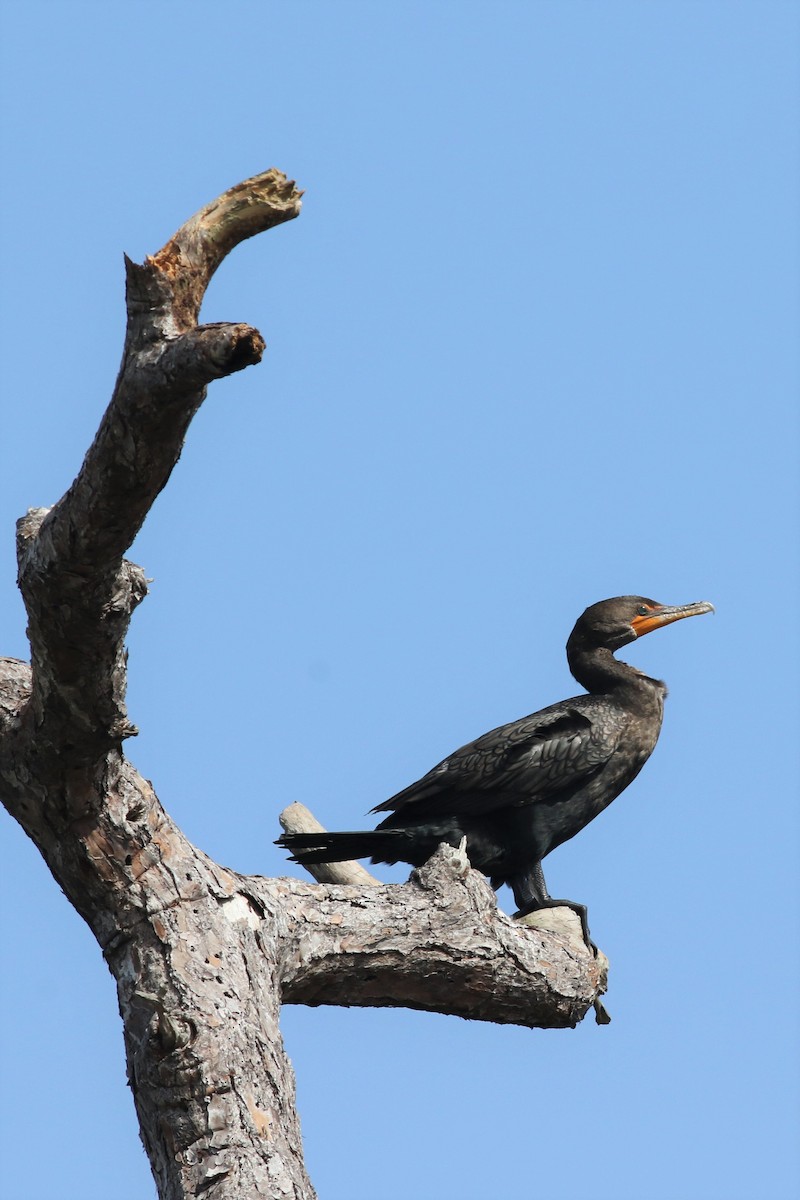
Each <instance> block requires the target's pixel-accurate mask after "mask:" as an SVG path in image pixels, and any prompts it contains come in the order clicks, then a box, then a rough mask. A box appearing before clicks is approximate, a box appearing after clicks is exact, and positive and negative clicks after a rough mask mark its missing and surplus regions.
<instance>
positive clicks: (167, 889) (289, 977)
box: [0, 170, 604, 1200]
mask: <svg viewBox="0 0 800 1200" xmlns="http://www.w3.org/2000/svg"><path fill="white" fill-rule="evenodd" d="M300 196H301V193H300V192H299V191H298V190H297V189H296V187H295V185H294V183H293V182H291V181H289V180H287V179H286V177H285V176H284V175H282V174H281V173H280V172H278V171H275V170H270V171H266V172H265V173H264V174H262V175H258V176H256V177H254V178H253V179H249V180H247V181H245V182H244V183H241V184H239V185H238V186H236V187H233V188H231V189H230V190H229V191H227V192H225V193H224V194H223V195H222V196H220V197H219V199H217V200H215V201H214V202H213V203H212V204H209V205H208V206H207V207H206V208H204V209H202V210H201V211H200V212H199V213H197V214H196V215H195V216H194V217H192V218H191V219H190V220H189V221H187V223H186V224H185V225H184V226H183V227H182V228H181V229H180V230H179V231H178V232H177V233H176V234H175V236H174V237H173V238H172V239H171V240H170V241H169V242H168V243H167V244H166V245H165V246H164V248H163V249H162V250H159V252H158V253H157V254H155V255H154V256H153V257H152V258H148V259H147V260H146V261H145V263H144V264H143V265H141V266H139V265H136V264H134V263H132V262H127V309H128V327H127V336H126V341H125V348H124V354H123V359H122V366H121V368H120V373H119V377H118V379H117V383H116V387H115V389H114V393H113V396H112V399H111V403H110V404H109V407H108V410H107V411H106V413H105V416H104V417H103V420H102V423H101V425H100V428H99V430H98V433H97V436H96V437H95V440H94V442H93V444H92V446H91V447H90V449H89V451H88V453H87V455H86V458H85V460H84V462H83V465H82V467H81V469H80V472H79V473H78V476H77V478H76V479H75V481H74V483H73V484H72V486H71V487H70V489H69V491H68V492H67V493H66V494H65V495H64V496H63V497H62V499H61V500H60V501H59V502H58V503H57V504H55V505H54V506H53V507H52V508H51V509H49V510H48V509H33V510H31V511H29V512H28V514H27V515H26V516H25V517H23V518H22V519H21V520H20V522H19V526H18V558H19V585H20V588H21V591H22V595H23V598H24V601H25V605H26V608H27V613H28V622H29V625H28V633H29V638H30V649H31V662H30V665H29V664H28V663H25V662H20V661H18V660H16V659H0V789H1V792H2V800H3V803H4V804H5V806H6V807H7V809H8V811H9V812H10V813H11V814H12V815H13V816H14V817H15V818H16V820H17V821H18V822H19V823H20V825H22V827H23V828H24V830H25V831H26V833H27V834H28V836H29V837H30V838H32V839H33V841H34V842H35V844H36V845H37V846H38V848H39V850H40V852H41V854H42V855H43V857H44V859H45V861H46V862H47V865H48V866H49V868H50V870H51V871H52V873H53V875H54V877H55V879H56V880H57V881H58V883H59V885H60V886H61V888H62V889H63V891H64V892H65V894H66V895H67V897H68V898H69V900H70V901H71V903H72V904H73V905H74V906H75V908H76V909H77V910H78V912H79V913H80V914H81V915H82V916H83V918H84V919H85V920H86V922H87V923H88V925H89V926H90V928H91V929H92V932H93V933H94V935H95V937H96V938H97V941H98V942H99V944H100V947H101V949H102V952H103V956H104V958H105V960H106V962H107V964H108V966H109V969H110V970H111V972H112V974H113V976H114V978H115V980H116V984H117V993H118V998H119V1009H120V1013H121V1016H122V1020H123V1026H124V1038H125V1049H126V1054H127V1065H128V1076H129V1079H130V1084H131V1087H132V1090H133V1095H134V1099H135V1103H136V1110H137V1113H138V1116H139V1121H140V1125H141V1134H142V1140H143V1142H144V1145H145V1149H146V1151H147V1154H148V1155H149V1158H150V1162H151V1164H152V1169H153V1173H154V1175H155V1178H156V1182H157V1186H158V1190H159V1195H160V1197H161V1198H162V1200H179V1198H181V1200H182V1198H185V1197H196V1196H200V1195H203V1196H205V1197H208V1200H228V1198H230V1200H234V1198H235V1200H242V1197H255V1196H269V1197H281V1198H282V1200H285V1198H286V1197H298V1198H300V1197H303V1198H308V1197H312V1196H313V1195H314V1192H313V1188H312V1186H311V1183H310V1182H309V1180H308V1177H307V1175H306V1171H305V1167H304V1163H303V1154H302V1145H301V1140H300V1129H299V1123H298V1118H297V1114H296V1110H295V1103H294V1081H293V1076H292V1070H291V1066H290V1064H289V1061H288V1059H287V1058H286V1055H285V1053H284V1049H283V1044H282V1041H281V1036H280V1032H279V1024H278V1022H279V1015H280V1006H281V1003H288V1004H309V1005H318V1004H345V1005H369V1006H379V1005H400V1006H406V1007H409V1008H415V1009H425V1010H429V1011H436V1012H442V1013H453V1014H457V1015H458V1016H461V1017H471V1018H474V1019H477V1020H483V1021H496V1022H512V1023H515V1024H519V1025H524V1026H530V1027H533V1026H540V1027H549V1028H563V1027H567V1026H573V1025H575V1023H576V1022H578V1021H579V1020H581V1018H582V1017H583V1016H584V1014H585V1013H586V1012H587V1010H588V1009H589V1008H591V1007H592V1005H593V1004H597V997H598V994H599V993H600V991H601V990H602V989H603V986H604V978H603V974H604V971H603V964H602V960H597V959H594V958H592V957H591V955H590V954H589V953H588V952H587V951H586V950H585V948H584V947H583V945H582V944H581V943H580V942H579V941H578V942H575V941H572V940H569V939H568V938H565V937H564V936H563V935H560V934H558V933H553V932H548V931H547V930H546V929H542V928H525V927H522V926H520V925H519V924H517V923H515V922H514V921H512V920H511V919H510V918H508V917H506V916H505V915H504V914H502V913H500V912H498V910H497V907H496V903H495V898H494V894H493V892H492V891H491V889H490V888H489V886H488V885H487V883H486V882H485V880H484V879H483V877H482V876H480V875H478V874H477V873H476V872H474V871H472V870H471V869H470V868H469V864H468V863H467V861H466V859H465V857H464V854H463V852H460V851H458V850H453V849H451V848H448V847H441V848H440V850H439V851H438V853H437V854H436V855H435V856H434V858H433V859H431V861H430V862H429V863H428V864H427V865H426V866H425V867H423V868H422V869H421V870H418V871H414V872H413V874H412V876H411V879H410V880H409V882H408V883H407V884H404V885H402V886H399V885H393V886H376V883H377V881H375V880H374V879H372V877H371V876H369V875H368V874H367V873H366V872H365V871H363V869H361V868H353V869H351V867H352V865H351V867H348V865H346V864H345V865H342V866H339V867H334V868H328V871H329V872H330V873H329V874H328V875H327V880H328V882H317V883H312V882H307V881H303V880H297V879H290V878H281V879H267V878H262V877H258V876H244V875H238V874H236V873H235V872H234V871H231V870H228V869H226V868H223V867H220V866H218V865H217V864H216V863H214V862H212V861H211V860H210V859H209V858H208V857H207V856H206V855H205V854H203V852H202V851H201V850H198V849H197V848H196V847H195V846H193V845H191V844H190V843H189V842H188V841H187V839H186V837H185V836H184V835H183V834H182V832H181V830H180V829H178V828H177V826H176V825H175V824H174V822H173V821H171V820H170V818H169V816H168V815H167V813H166V812H165V811H164V809H163V808H162V807H161V805H160V803H159V801H158V799H157V797H156V795H155V793H154V792H153V789H152V787H151V785H150V784H149V783H148V782H147V780H145V779H143V778H142V776H141V775H139V774H138V773H137V771H136V769H135V767H134V766H133V764H132V763H131V762H130V761H129V760H128V758H127V757H126V755H125V753H124V752H123V743H124V742H125V740H126V739H127V738H129V737H130V736H131V735H133V734H134V733H135V732H136V730H135V728H134V726H133V725H132V724H131V723H130V721H129V720H128V715H127V711H126V707H125V687H126V655H125V647H124V639H125V635H126V630H127V627H128V622H129V620H130V617H131V614H132V612H133V610H134V609H135V608H136V606H137V605H138V604H139V603H140V602H141V601H142V600H143V599H144V597H145V595H146V593H147V586H146V581H145V576H144V573H143V571H142V570H141V568H139V567H138V566H135V565H134V564H133V563H131V562H128V561H126V560H125V559H124V557H123V555H124V554H125V552H126V550H127V549H128V547H129V546H130V545H131V542H132V541H133V538H134V536H135V535H136V533H137V531H138V529H139V528H140V526H141V524H142V522H143V521H144V519H145V516H146V515H147V512H148V510H149V508H150V506H151V505H152V504H153V501H154V500H155V498H156V496H157V495H158V493H159V492H160V491H161V489H162V488H163V487H164V485H165V484H166V482H167V480H168V479H169V476H170V473H171V471H172V468H173V467H174V466H175V463H176V462H177V460H178V457H179V455H180V452H181V447H182V443H183V439H184V436H185V434H186V430H187V428H188V426H189V422H190V421H191V419H192V417H193V416H194V414H195V413H196V412H197V410H198V408H199V406H200V404H201V403H202V401H203V399H204V398H205V395H206V388H207V386H208V384H209V383H211V382H212V381H213V380H215V379H220V378H222V377H223V376H226V375H230V374H232V373H233V372H234V371H240V370H242V369H243V368H244V367H247V366H250V365H251V364H254V363H257V362H259V360H260V358H261V355H262V352H263V350H264V341H263V339H262V337H261V335H260V334H259V333H258V331H257V330H255V329H253V328H251V327H250V326H248V325H242V324H212V325H201V324H198V314H199V311H200V305H201V303H202V300H203V296H204V293H205V290H206V287H207V285H208V282H209V280H210V278H211V276H212V274H213V272H214V271H215V270H216V268H217V267H218V266H219V265H220V263H221V262H222V260H223V259H224V258H225V256H226V255H227V254H228V253H229V252H230V251H231V250H232V249H233V248H234V247H235V246H236V245H237V244H238V243H239V242H241V241H243V240H244V239H246V238H249V237H252V236H253V235H254V234H257V233H261V232H262V231H263V230H267V229H271V228H272V227H273V226H275V225H279V224H281V223H282V222H284V221H289V220H291V219H292V218H294V217H296V216H297V215H298V213H299V212H300ZM300 815H301V816H302V814H300ZM296 819H297V811H296V810H295V809H292V810H289V811H288V813H287V814H286V815H285V817H284V821H285V822H287V823H288V824H289V825H290V826H291V822H292V821H293V820H296ZM359 871H360V872H361V873H360V874H359V873H358V872H359ZM320 878H322V876H320Z"/></svg>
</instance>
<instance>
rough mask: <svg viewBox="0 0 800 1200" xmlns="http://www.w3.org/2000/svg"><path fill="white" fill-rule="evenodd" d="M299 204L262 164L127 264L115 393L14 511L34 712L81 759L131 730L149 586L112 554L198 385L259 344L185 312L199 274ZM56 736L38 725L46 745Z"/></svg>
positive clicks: (163, 478) (185, 420) (169, 453)
mask: <svg viewBox="0 0 800 1200" xmlns="http://www.w3.org/2000/svg"><path fill="white" fill-rule="evenodd" d="M299 211H300V193H299V192H298V191H297V189H296V188H295V186H294V184H293V183H292V182H291V181H289V180H287V179H286V177H285V176H284V175H282V174H281V173H280V172H279V171H274V170H271V171H267V172H265V173H264V174H263V175H258V176H255V177H254V178H253V179H249V180H246V181H245V182H244V183H241V184H238V185H237V186H236V187H235V188H231V189H230V190H229V191H228V192H226V193H224V195H223V196H221V197H220V198H219V199H218V200H216V201H214V203H213V204H210V205H208V206H206V208H204V209H202V210H201V211H200V212H199V213H197V214H196V215H195V216H194V217H192V218H191V219H190V220H189V221H187V223H186V224H185V225H184V226H183V227H182V228H181V229H180V230H178V232H177V233H176V234H175V236H174V237H173V238H171V239H170V241H169V242H168V243H167V245H166V246H165V247H164V248H163V249H162V250H160V251H159V252H158V253H157V254H156V255H154V256H153V257H152V258H151V259H148V260H147V262H146V263H145V264H144V266H141V267H139V266H136V265H134V264H133V263H130V262H129V263H128V264H127V267H128V291H127V302H128V329H127V336H126V343H125V352H124V354H123V359H122V366H121V368H120V373H119V377H118V379H117V383H116V387H115V389H114V395H113V397H112V400H111V404H110V405H109V407H108V409H107V411H106V413H105V416H104V417H103V420H102V423H101V425H100V428H99V430H98V433H97V436H96V438H95V440H94V442H93V444H92V446H91V448H90V449H89V452H88V453H87V455H86V458H85V460H84V463H83V466H82V467H81V470H80V472H79V474H78V476H77V478H76V479H75V482H74V483H73V484H72V486H71V487H70V489H69V491H68V492H67V493H66V495H65V496H64V497H63V498H62V499H61V500H60V501H59V502H58V504H56V505H55V506H54V507H53V508H52V509H51V510H50V511H49V512H48V511H47V510H45V509H38V510H35V511H33V512H31V513H29V514H28V516H27V517H26V518H24V519H23V521H22V522H21V523H20V527H19V539H18V548H19V551H18V556H19V582H20V588H21V590H22V594H23V598H24V600H25V604H26V607H27V610H28V615H29V619H30V640H31V650H32V660H33V670H34V720H35V724H36V726H37V727H39V728H40V730H41V727H42V726H44V725H45V724H47V723H48V722H49V723H52V722H53V721H55V723H56V726H58V727H60V728H61V735H66V736H62V739H61V740H62V742H66V745H67V746H68V747H71V748H72V750H73V751H74V754H75V755H76V756H77V757H78V758H79V759H81V760H83V761H85V760H87V759H88V758H90V757H91V756H92V755H97V754H102V753H103V752H104V751H105V749H107V748H108V746H110V745H114V744H116V743H117V742H118V741H119V740H120V739H121V738H124V737H126V736H128V735H130V734H131V733H132V732H134V730H133V728H132V727H131V726H130V725H129V723H128V720H127V715H126V711H125V671H124V651H123V639H124V636H125V632H126V629H127V625H128V621H129V619H130V615H131V612H132V611H133V609H134V607H135V606H136V604H138V603H139V601H140V600H141V599H142V598H143V597H144V595H145V592H146V586H145V581H144V576H143V574H142V572H141V571H140V570H139V569H138V568H136V567H133V566H131V565H130V564H124V563H123V562H122V555H123V554H124V553H125V551H126V550H127V548H128V547H129V546H130V544H131V542H132V541H133V539H134V537H135V536H136V534H137V532H138V531H139V529H140V527H141V525H142V522H143V521H144V518H145V516H146V515H147V513H148V511H149V509H150V507H151V506H152V504H153V501H154V500H155V498H156V496H157V495H158V493H159V492H160V491H161V489H162V488H163V487H164V485H165V483H166V482H167V480H168V479H169V476H170V473H171V471H172V469H173V467H174V466H175V463H176V462H177V460H178V458H179V456H180V453H181V449H182V446H183V439H184V436H185V434H186V430H187V428H188V426H189V423H190V421H191V419H192V417H193V416H194V414H195V413H196V412H197V409H198V408H199V407H200V404H201V403H202V401H203V399H204V398H205V394H206V385H207V384H208V383H209V382H211V381H212V380H214V379H219V378H220V377H222V376H224V375H230V374H232V373H233V372H234V371H239V370H241V369H242V368H243V367H245V366H248V365H249V364H251V363H256V362H258V361H259V360H260V358H261V355H262V353H263V350H264V340H263V338H262V337H261V335H260V334H259V333H258V331H257V330H255V329H252V328H250V327H249V326H247V325H228V324H217V325H208V326H200V327H197V326H196V325H195V324H194V322H195V319H196V316H197V313H198V312H199V309H200V305H201V303H202V299H203V295H204V293H205V289H206V286H207V284H208V282H209V280H210V278H211V276H212V274H213V272H214V271H215V270H216V268H217V266H218V265H219V263H220V262H221V261H222V259H223V258H224V257H225V255H226V254H228V253H229V252H230V251H231V250H232V249H233V247H234V246H236V245H237V244H238V243H239V242H241V241H243V240H244V239H245V238H249V237H252V236H253V235H254V234H255V233H258V232H260V231H261V230H264V229H269V228H271V227H272V226H273V225H277V224H279V223H281V222H283V221H288V220H290V219H291V218H292V217H295V216H297V214H298V213H299ZM66 727H71V728H70V731H69V733H67V728H66ZM54 740H55V736H54V735H53V736H52V737H51V736H50V735H49V734H48V732H47V731H46V730H45V731H44V736H42V737H41V738H40V741H41V746H42V750H43V751H46V749H47V746H48V745H50V744H52V743H53V742H54Z"/></svg>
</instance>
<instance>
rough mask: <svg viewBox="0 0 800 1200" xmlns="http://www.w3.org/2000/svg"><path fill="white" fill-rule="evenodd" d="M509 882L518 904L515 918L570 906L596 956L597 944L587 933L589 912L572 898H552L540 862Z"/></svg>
mask: <svg viewBox="0 0 800 1200" xmlns="http://www.w3.org/2000/svg"><path fill="white" fill-rule="evenodd" d="M509 882H510V883H511V888H512V890H513V892H514V899H515V901H516V902H517V904H518V905H519V911H518V912H515V913H514V916H515V918H516V917H524V916H527V914H528V913H532V912H537V911H538V910H539V909H542V908H571V909H572V911H573V912H574V913H575V915H576V917H577V918H578V920H579V921H580V923H581V933H582V934H583V940H584V941H585V942H586V945H587V946H588V947H589V949H590V950H591V952H592V954H594V956H595V958H596V957H597V946H596V945H595V944H594V942H593V941H592V939H591V936H590V934H589V914H588V912H587V909H586V905H585V904H577V903H576V902H575V901H574V900H554V899H553V897H552V896H551V895H550V893H549V892H548V890H547V884H546V883H545V881H544V872H543V870H542V864H541V863H540V862H537V863H536V865H535V866H534V867H533V869H532V870H531V871H530V872H529V873H528V874H527V875H521V876H520V875H518V876H517V877H516V879H514V880H509Z"/></svg>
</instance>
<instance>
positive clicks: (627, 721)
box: [277, 596, 714, 945]
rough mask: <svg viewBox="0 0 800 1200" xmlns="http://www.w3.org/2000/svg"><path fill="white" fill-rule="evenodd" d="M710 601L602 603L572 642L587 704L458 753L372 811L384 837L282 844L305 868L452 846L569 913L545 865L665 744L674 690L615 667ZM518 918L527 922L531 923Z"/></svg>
mask: <svg viewBox="0 0 800 1200" xmlns="http://www.w3.org/2000/svg"><path fill="white" fill-rule="evenodd" d="M713 611H714V609H713V606H712V605H711V604H709V603H708V602H707V601H705V600H703V601H699V602H697V603H695V604H683V605H678V606H676V607H671V606H668V605H664V604H658V603H656V601H655V600H648V599H647V598H646V597H644V596H617V597H615V598H614V599H612V600H601V601H600V602H599V603H598V604H593V605H591V607H590V608H587V609H586V612H585V613H584V614H583V616H582V617H580V619H579V620H578V622H577V624H576V625H575V628H574V629H573V631H572V633H571V634H570V636H569V640H568V642H567V661H568V663H569V669H570V671H571V672H572V674H573V675H574V677H575V679H577V681H578V683H580V684H581V685H582V686H583V687H585V688H586V690H587V692H588V695H580V696H575V697H573V699H571V700H562V701H561V703H559V704H551V705H550V707H549V708H543V709H542V710H541V712H537V713H533V714H532V715H531V716H529V717H522V718H521V720H519V721H512V722H511V723H510V724H509V725H501V726H500V727H499V728H498V729H493V730H491V732H489V733H485V734H484V735H483V736H482V737H479V738H477V739H476V740H475V741H474V742H470V743H469V744H468V745H466V746H462V748H461V749H460V750H456V752H455V753H454V754H451V755H450V756H449V757H448V758H446V759H444V761H443V762H440V763H439V765H438V766H436V767H434V768H433V770H432V771H429V772H428V774H427V775H424V776H423V777H422V779H420V780H418V782H417V783H412V784H411V786H410V787H407V788H404V789H403V791H402V792H398V793H397V795H396V796H392V798H391V799H390V800H385V801H384V802H383V804H379V805H377V807H376V808H374V809H372V811H373V812H388V813H389V814H390V815H389V816H388V817H386V819H385V820H383V821H381V823H380V825H378V827H377V829H375V830H372V831H369V830H368V831H363V832H353V833H295V834H291V833H287V834H284V835H283V837H281V838H279V839H278V841H277V845H279V846H285V847H286V848H287V849H289V850H291V851H292V861H293V862H299V863H318V862H341V861H342V860H344V859H354V858H366V857H368V856H369V857H371V859H372V861H373V862H385V863H395V862H407V863H411V864H413V865H414V866H417V867H419V866H421V865H422V864H423V863H425V862H427V860H428V859H429V858H430V857H431V855H432V854H433V853H434V852H435V850H436V848H437V846H438V845H439V844H440V843H441V842H447V843H449V844H450V845H452V846H458V845H459V843H460V841H461V839H462V838H466V839H467V843H466V844H467V856H468V857H469V860H470V863H471V864H472V866H473V867H476V868H477V869H478V870H479V871H483V873H484V874H485V875H488V876H489V878H490V879H491V882H492V886H493V887H495V888H497V887H499V886H500V884H502V883H507V884H508V885H509V887H510V888H511V890H512V891H513V893H514V899H515V901H516V903H517V906H518V908H519V909H520V910H521V913H522V912H532V911H534V910H536V909H539V908H554V907H556V906H558V905H562V904H563V905H567V906H568V907H570V908H572V909H574V910H575V911H576V912H577V913H578V914H579V916H580V917H581V922H582V926H583V931H584V936H585V938H586V941H587V943H588V944H589V945H591V944H592V943H591V942H590V940H589V934H588V927H587V923H586V909H585V907H584V906H583V905H580V904H575V903H574V902H572V901H569V900H553V899H552V897H551V896H550V895H549V894H548V891H547V887H546V885H545V881H544V875H543V873H542V866H541V863H542V859H543V858H544V857H545V856H546V855H548V854H549V853H550V851H551V850H554V849H555V848H556V846H560V845H561V843H562V842H566V841H567V840H568V839H569V838H571V837H574V836H575V834H576V833H578V832H579V831H580V830H581V829H583V827H584V825H588V823H589V822H590V821H591V820H593V819H594V818H595V817H596V816H597V814H598V813H600V812H602V811H603V809H604V808H607V807H608V805H609V804H610V803H611V801H612V800H614V799H615V798H616V797H617V796H618V795H619V794H620V792H622V791H623V790H624V789H625V788H626V787H627V786H628V784H629V783H630V782H631V781H632V780H633V779H635V778H636V776H637V775H638V774H639V771H640V770H641V769H642V767H643V766H644V764H645V762H646V761H647V759H648V758H649V757H650V754H651V753H652V751H653V748H654V746H655V744H656V742H657V740H658V735H659V732H660V730H661V721H662V718H663V714H664V698H665V696H666V694H667V689H666V685H665V684H663V683H661V682H660V680H658V679H651V678H650V677H649V676H648V675H645V674H643V673H642V672H641V671H637V670H636V668H635V667H631V666H629V665H628V664H627V663H623V662H619V661H618V660H617V659H616V658H614V651H615V650H619V648H620V647H621V646H625V645H627V644H628V643H629V642H633V641H635V640H636V638H639V637H642V636H643V635H644V634H646V633H650V632H651V631H652V630H654V629H660V628H661V626H662V625H669V624H670V623H671V622H672V621H680V620H681V619H682V618H683V617H694V616H697V615H699V614H700V613H707V612H713ZM521 913H520V914H518V915H521Z"/></svg>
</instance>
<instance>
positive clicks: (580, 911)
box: [514, 896, 598, 958]
mask: <svg viewBox="0 0 800 1200" xmlns="http://www.w3.org/2000/svg"><path fill="white" fill-rule="evenodd" d="M543 908H569V909H571V910H572V912H574V913H575V915H576V917H577V918H578V920H579V921H580V923H581V933H582V934H583V940H584V942H585V943H586V945H587V946H588V948H589V949H590V950H591V952H592V954H593V955H594V956H595V958H597V953H598V951H597V946H596V945H595V943H594V942H593V941H592V939H591V936H590V934H589V916H588V912H587V908H586V905H585V904H577V903H576V902H575V901H574V900H554V899H553V898H552V896H548V897H547V898H546V899H541V900H531V901H530V902H529V903H528V904H524V905H522V907H521V908H520V909H519V911H518V912H515V913H514V919H515V920H518V919H519V918H520V917H526V916H527V915H528V913H533V912H539V911H540V910H541V909H543Z"/></svg>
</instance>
